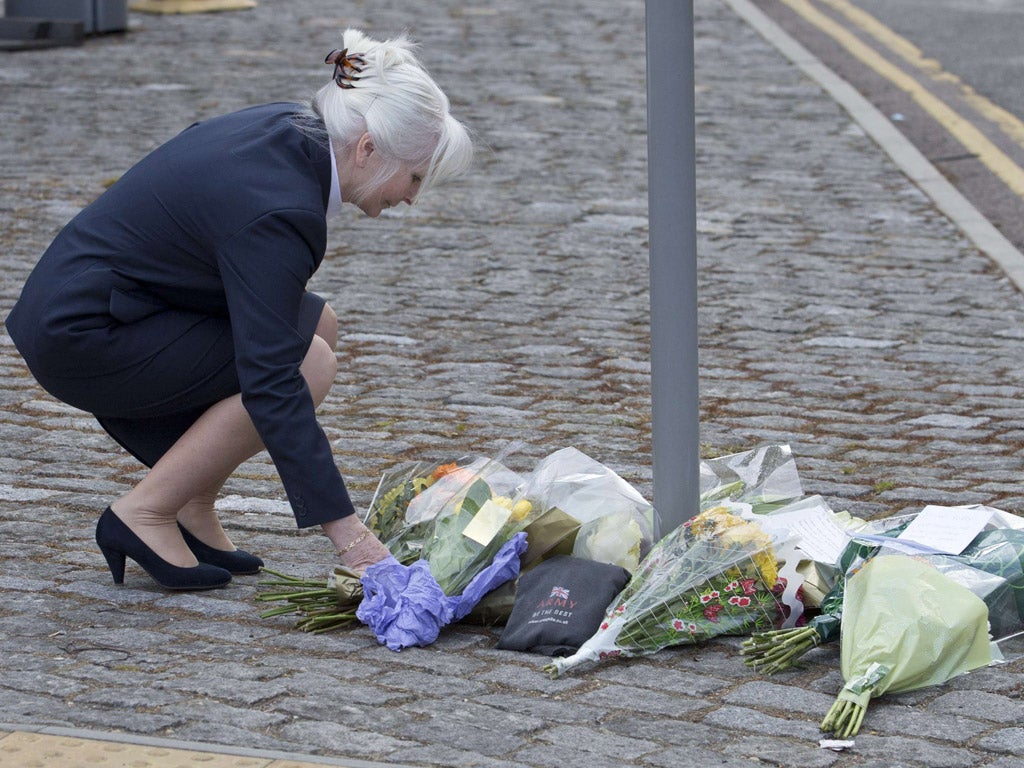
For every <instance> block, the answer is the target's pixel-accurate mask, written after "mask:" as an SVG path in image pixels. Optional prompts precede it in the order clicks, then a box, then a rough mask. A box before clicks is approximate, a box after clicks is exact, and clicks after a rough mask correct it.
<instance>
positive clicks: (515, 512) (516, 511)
mask: <svg viewBox="0 0 1024 768" xmlns="http://www.w3.org/2000/svg"><path fill="white" fill-rule="evenodd" d="M532 511H533V504H531V503H530V502H529V501H527V500H526V499H520V500H519V501H517V502H516V503H515V504H514V505H513V506H512V519H513V520H515V521H516V522H519V521H521V520H525V519H526V516H527V515H528V514H530V513H531V512H532Z"/></svg>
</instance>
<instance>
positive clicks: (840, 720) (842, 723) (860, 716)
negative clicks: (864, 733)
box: [821, 699, 867, 739]
mask: <svg viewBox="0 0 1024 768" xmlns="http://www.w3.org/2000/svg"><path fill="white" fill-rule="evenodd" d="M866 711H867V708H866V707H862V706H861V705H860V704H858V703H857V702H855V701H849V700H847V699H836V701H835V703H834V704H832V708H831V709H830V710H829V711H828V714H826V715H825V719H824V720H822V721H821V730H822V731H824V732H825V733H832V734H833V735H834V736H835V737H836V738H839V739H848V738H850V737H851V736H856V735H857V733H859V732H860V726H861V724H862V723H863V722H864V713H865V712H866Z"/></svg>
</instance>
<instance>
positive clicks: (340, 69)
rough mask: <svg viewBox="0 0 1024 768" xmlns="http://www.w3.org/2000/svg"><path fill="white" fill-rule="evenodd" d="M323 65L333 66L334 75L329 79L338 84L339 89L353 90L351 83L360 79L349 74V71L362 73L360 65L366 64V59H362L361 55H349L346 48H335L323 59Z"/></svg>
mask: <svg viewBox="0 0 1024 768" xmlns="http://www.w3.org/2000/svg"><path fill="white" fill-rule="evenodd" d="M324 64H333V65H334V74H333V75H332V76H331V77H332V78H333V79H334V82H335V83H337V84H338V87H339V88H355V86H354V85H352V82H353V81H354V80H359V79H360V78H359V77H357V76H356V75H353V74H350V72H349V71H351V72H362V71H363V66H362V65H363V64H366V59H364V58H363V55H362V54H361V53H353V54H351V55H349V52H348V48H342V49H341V50H338V49H337V48H335V49H334V50H333V51H331V52H330V53H328V54H327V56H326V58H324Z"/></svg>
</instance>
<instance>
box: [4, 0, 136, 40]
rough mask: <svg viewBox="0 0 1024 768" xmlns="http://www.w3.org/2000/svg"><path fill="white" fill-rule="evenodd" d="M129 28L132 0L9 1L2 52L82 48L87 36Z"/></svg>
mask: <svg viewBox="0 0 1024 768" xmlns="http://www.w3.org/2000/svg"><path fill="white" fill-rule="evenodd" d="M127 28H128V0H6V2H5V3H4V18H3V19H0V50H7V51H19V50H31V49H33V48H51V47H54V46H60V45H81V44H82V42H83V39H84V37H85V35H94V34H99V33H103V32H124V31H125V30H126V29H127Z"/></svg>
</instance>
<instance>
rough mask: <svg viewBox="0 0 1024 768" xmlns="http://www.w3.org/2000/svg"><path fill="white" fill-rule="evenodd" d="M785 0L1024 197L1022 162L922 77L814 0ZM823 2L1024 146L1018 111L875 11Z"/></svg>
mask: <svg viewBox="0 0 1024 768" xmlns="http://www.w3.org/2000/svg"><path fill="white" fill-rule="evenodd" d="M782 2H784V3H785V4H786V5H787V6H789V8H790V9H791V10H793V11H794V12H795V13H797V14H799V15H800V16H801V17H802V18H803V19H804V20H805V21H807V22H809V23H811V24H813V25H814V26H815V27H817V28H818V29H820V30H821V31H822V32H824V33H825V34H826V35H828V36H829V37H831V38H832V39H833V40H835V41H836V42H837V43H838V44H839V45H841V46H842V47H843V48H845V49H846V50H847V51H848V52H849V53H850V54H851V55H853V56H854V57H855V58H856V59H858V60H859V61H860V62H862V63H863V64H864V65H866V66H868V67H870V68H871V69H873V70H874V71H875V72H877V73H878V74H879V75H881V76H882V77H884V78H885V79H886V80H888V81H889V82H891V83H892V84H893V85H895V86H896V87H897V88H899V89H900V90H902V91H904V92H905V93H907V94H908V95H909V96H910V97H911V98H912V99H913V100H914V101H915V102H916V103H917V104H918V105H919V106H920V107H921V108H922V109H923V110H924V111H925V112H927V113H928V114H929V115H931V117H932V118H933V119H934V120H935V121H936V122H938V123H939V124H940V125H942V126H943V127H944V128H945V129H946V131H948V132H949V134H950V135H951V136H953V137H954V138H955V139H956V140H957V141H959V142H960V143H961V144H962V145H963V146H964V148H965V149H966V150H967V151H968V152H970V153H971V154H973V155H975V156H977V158H978V160H980V161H981V162H982V163H983V164H984V165H985V167H986V168H988V169H989V170H990V171H991V172H992V173H993V174H995V175H996V176H997V177H998V178H999V179H1000V180H1001V181H1002V182H1003V183H1004V184H1006V186H1007V187H1009V189H1010V190H1012V191H1013V193H1014V194H1016V195H1017V196H1018V197H1021V198H1024V168H1021V167H1020V166H1019V165H1017V163H1015V162H1014V161H1013V159H1012V158H1010V157H1009V156H1008V155H1007V154H1006V153H1005V152H1003V151H1002V150H1001V149H999V147H997V146H996V145H995V144H994V143H993V142H992V141H991V140H989V138H988V137H987V136H985V134H984V133H982V132H981V131H980V130H978V128H977V127H975V125H974V124H973V123H972V122H971V121H970V120H968V119H966V118H965V117H963V116H962V115H960V114H959V113H958V112H956V110H954V109H953V108H952V107H950V106H949V105H948V104H946V103H945V102H944V101H942V100H941V99H939V98H938V97H937V96H935V95H934V94H933V93H932V92H931V91H929V90H928V89H927V88H926V87H924V86H923V85H922V84H921V83H920V82H918V80H917V79H915V78H914V77H913V76H911V75H910V74H908V73H907V72H906V71H905V70H903V69H901V68H900V67H898V66H896V65H895V64H893V63H891V62H890V61H889V60H888V59H886V58H884V57H883V56H882V55H880V54H879V52H878V51H877V50H875V49H874V48H872V47H871V46H870V45H868V44H866V43H864V42H863V41H862V40H861V39H860V38H859V37H857V35H855V34H853V33H852V32H850V31H849V30H848V29H847V28H846V27H844V26H843V25H842V24H840V23H839V22H837V21H836V20H834V19H833V18H832V17H830V16H828V15H826V14H824V13H822V12H821V11H820V10H818V9H817V8H815V7H814V6H813V5H812V4H811V3H810V2H809V0H782ZM823 2H824V4H826V5H828V6H830V7H831V8H833V9H834V10H835V11H837V12H839V13H840V14H842V15H843V16H845V17H846V18H847V19H848V20H849V21H850V22H851V23H852V24H854V25H855V26H856V27H858V28H859V29H860V30H861V31H862V32H864V33H866V34H867V35H869V36H870V37H872V38H874V39H875V40H876V41H877V42H879V43H880V44H881V45H883V46H885V47H886V48H888V49H889V50H890V51H891V52H892V53H893V54H895V55H896V56H898V57H900V58H901V59H903V60H904V61H905V62H907V63H908V64H910V65H911V66H912V67H914V68H916V69H918V70H920V71H923V72H925V73H926V74H927V75H928V76H929V77H931V78H932V79H934V80H936V81H942V82H947V83H951V84H954V85H956V86H958V87H959V88H960V91H961V93H962V95H963V97H964V99H965V100H966V101H967V102H968V103H969V104H970V105H971V106H972V107H973V108H974V109H975V110H977V111H978V113H979V114H981V115H982V116H984V117H985V118H986V119H988V120H990V121H992V122H993V123H994V124H995V125H997V126H998V127H999V129H1000V130H1001V131H1002V132H1003V133H1004V134H1005V135H1006V136H1007V137H1008V138H1010V139H1011V140H1012V141H1014V142H1015V143H1017V144H1019V145H1020V146H1022V147H1024V122H1021V121H1020V120H1019V119H1018V118H1017V117H1016V116H1015V115H1013V114H1011V113H1009V112H1007V111H1006V110H1004V109H1002V108H1001V107H999V106H997V105H995V104H993V103H992V102H990V101H989V100H988V99H986V98H985V97H984V96H981V95H980V94H978V93H977V92H975V91H974V89H972V88H971V87H970V86H968V85H966V84H964V83H962V82H961V81H960V79H959V78H957V77H956V75H953V74H951V73H948V72H945V71H944V70H943V69H942V66H941V65H940V64H939V62H938V61H936V60H935V59H929V58H927V57H925V56H924V55H923V54H922V53H921V50H920V49H919V48H917V47H916V46H915V45H914V44H913V43H911V42H910V41H909V40H907V39H906V38H904V37H901V36H900V35H898V34H896V33H895V32H893V31H892V30H891V29H889V28H888V27H887V26H885V25H884V24H882V23H881V22H880V21H879V20H878V19H876V18H875V17H874V16H871V15H870V14H868V13H866V12H864V11H862V10H861V9H859V8H857V7H856V6H854V5H852V4H850V3H849V2H847V1H846V0H823Z"/></svg>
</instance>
